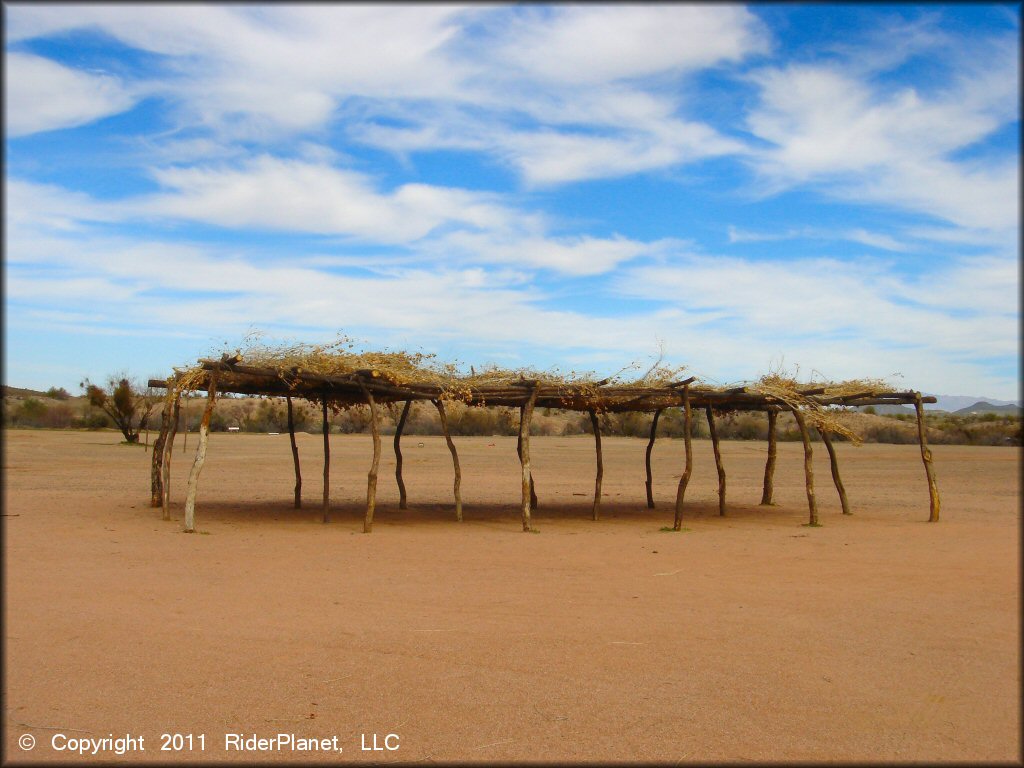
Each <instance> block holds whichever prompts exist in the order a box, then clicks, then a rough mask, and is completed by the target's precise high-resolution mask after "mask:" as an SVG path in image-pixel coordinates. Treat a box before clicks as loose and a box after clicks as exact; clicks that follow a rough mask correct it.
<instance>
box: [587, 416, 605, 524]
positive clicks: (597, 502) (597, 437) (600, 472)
mask: <svg viewBox="0 0 1024 768" xmlns="http://www.w3.org/2000/svg"><path fill="white" fill-rule="evenodd" d="M590 423H591V424H592V425H593V426H594V445H596V446H597V478H596V479H595V480H594V513H593V514H594V519H595V520H597V519H598V517H600V514H601V480H602V479H603V478H604V457H603V456H602V455H601V424H600V423H599V422H598V420H597V413H596V412H595V411H593V410H591V411H590Z"/></svg>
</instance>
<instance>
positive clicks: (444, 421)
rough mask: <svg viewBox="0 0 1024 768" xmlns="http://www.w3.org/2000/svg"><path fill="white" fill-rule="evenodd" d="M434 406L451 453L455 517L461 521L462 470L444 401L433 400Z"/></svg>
mask: <svg viewBox="0 0 1024 768" xmlns="http://www.w3.org/2000/svg"><path fill="white" fill-rule="evenodd" d="M433 402H434V407H436V408H437V413H438V415H439V416H440V417H441V430H442V431H443V432H444V439H445V442H447V443H448V450H449V451H451V454H452V464H454V465H455V519H456V520H458V521H459V522H460V523H461V522H462V495H461V493H460V492H459V488H460V486H461V485H462V470H461V469H460V467H459V454H458V453H457V452H456V450H455V443H453V442H452V436H451V433H450V432H449V431H448V416H447V414H445V412H444V403H442V402H441V401H440V400H434V401H433Z"/></svg>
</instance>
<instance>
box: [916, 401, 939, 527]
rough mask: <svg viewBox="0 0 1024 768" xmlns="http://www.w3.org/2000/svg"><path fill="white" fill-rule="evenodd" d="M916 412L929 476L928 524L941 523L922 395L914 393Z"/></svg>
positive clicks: (925, 465) (920, 441) (922, 450)
mask: <svg viewBox="0 0 1024 768" xmlns="http://www.w3.org/2000/svg"><path fill="white" fill-rule="evenodd" d="M914 410H915V411H917V439H918V442H919V443H920V444H921V461H923V462H924V471H925V474H926V475H927V476H928V522H929V523H937V522H938V521H939V506H940V502H939V486H938V485H937V484H936V482H935V468H934V467H933V466H932V452H931V449H930V448H929V447H928V438H927V436H926V435H925V429H924V407H923V406H922V405H921V393H920V392H915V393H914Z"/></svg>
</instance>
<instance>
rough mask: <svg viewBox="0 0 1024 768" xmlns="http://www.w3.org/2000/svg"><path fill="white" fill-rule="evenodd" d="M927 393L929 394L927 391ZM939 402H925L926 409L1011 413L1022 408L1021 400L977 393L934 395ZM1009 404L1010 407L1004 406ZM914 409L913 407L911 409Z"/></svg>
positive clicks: (952, 411)
mask: <svg viewBox="0 0 1024 768" xmlns="http://www.w3.org/2000/svg"><path fill="white" fill-rule="evenodd" d="M925 394H928V393H927V392H926V393H925ZM933 397H935V398H936V399H937V400H938V402H937V403H931V404H925V406H924V407H925V409H926V410H931V411H949V412H950V413H961V412H962V413H970V412H971V411H976V412H978V413H989V412H991V413H1010V412H1012V411H1013V409H1014V408H1016V409H1017V410H1018V411H1019V410H1020V401H1019V400H997V399H996V398H994V397H979V396H977V395H933ZM1004 406H1009V407H1004ZM911 410H913V409H911Z"/></svg>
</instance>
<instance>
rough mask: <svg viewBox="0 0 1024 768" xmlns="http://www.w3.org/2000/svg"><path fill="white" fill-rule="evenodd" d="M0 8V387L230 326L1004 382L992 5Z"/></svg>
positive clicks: (1007, 17) (1015, 373)
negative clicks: (0, 338)
mask: <svg viewBox="0 0 1024 768" xmlns="http://www.w3.org/2000/svg"><path fill="white" fill-rule="evenodd" d="M4 15H5V18H4V29H5V35H6V37H5V62H4V63H5V83H4V85H5V94H4V99H5V104H4V107H5V110H4V115H5V122H4V129H5V152H6V159H5V175H4V183H5V199H6V210H5V244H4V245H5V250H4V253H5V257H4V258H5V264H4V266H5V278H6V280H5V297H4V300H5V321H6V322H5V335H6V338H5V342H6V343H5V354H6V359H5V367H6V383H9V384H13V385H16V386H28V387H34V388H42V389H45V388H47V387H49V386H52V385H56V386H65V387H67V388H68V389H69V390H72V391H76V390H77V383H78V381H80V380H81V378H82V377H83V376H90V377H91V378H93V379H94V380H100V379H103V378H104V377H105V375H106V374H108V373H112V372H114V371H119V370H125V369H126V370H128V371H129V372H130V373H131V374H133V375H135V376H138V377H139V378H145V377H149V376H160V377H162V376H165V375H166V374H167V373H168V372H169V371H170V369H171V367H172V366H175V365H184V364H189V363H192V362H194V361H195V359H196V358H197V357H200V356H203V355H206V354H208V353H210V352H211V351H213V350H214V349H217V348H220V347H222V346H224V345H225V344H227V346H229V347H233V346H235V345H237V344H239V343H240V342H241V341H242V339H243V337H244V336H245V335H246V333H247V332H249V331H250V330H252V329H258V330H260V331H262V332H263V333H264V334H266V339H267V340H270V341H273V340H281V341H295V340H301V341H308V342H322V341H329V340H332V339H333V338H335V336H336V335H337V334H338V333H339V332H343V333H345V334H347V335H349V336H351V337H353V338H355V339H357V340H360V341H362V342H364V344H365V345H366V346H367V347H369V348H385V347H387V348H405V349H409V350H416V351H426V352H435V353H437V354H438V355H439V356H440V357H441V358H443V359H446V360H457V361H460V362H462V363H464V364H465V365H467V366H468V365H469V364H477V365H479V364H482V363H488V362H494V363H499V364H502V365H510V366H520V365H533V366H536V367H541V368H546V367H549V366H552V365H559V366H560V367H562V368H563V369H564V370H569V369H576V370H593V371H596V372H598V373H601V374H607V373H614V372H616V371H618V370H620V369H621V368H623V367H624V366H626V365H629V364H630V363H633V362H637V363H640V364H641V365H645V364H648V365H649V364H650V363H651V362H652V361H653V360H654V359H655V358H656V357H657V356H658V354H659V350H663V352H664V355H665V359H666V361H667V362H669V363H672V364H682V365H687V366H689V367H690V369H691V370H692V372H693V373H695V374H697V375H699V376H701V377H703V378H705V379H707V380H709V381H712V382H719V383H724V382H737V381H741V380H746V379H752V378H756V377H758V376H759V375H761V374H763V373H766V372H768V371H769V370H773V369H778V368H780V367H782V368H784V369H785V370H787V371H789V372H791V373H792V372H794V371H797V370H798V371H799V375H800V377H801V378H809V377H811V376H813V375H818V376H824V377H827V378H830V379H845V378H854V377H873V378H886V379H888V380H889V381H891V382H892V383H894V384H896V385H898V386H906V387H908V388H913V389H921V390H923V391H931V392H940V393H944V394H978V395H987V396H991V397H994V398H1003V399H1015V398H1016V397H1017V396H1018V388H1019V374H1020V371H1019V341H1018V327H1019V312H1020V308H1019V305H1018V298H1017V294H1018V291H1019V287H1020V286H1019V281H1020V269H1019V264H1020V254H1019V234H1020V233H1019V229H1020V213H1019V202H1018V201H1019V198H1020V187H1019V184H1020V182H1019V167H1020V142H1019V132H1020V96H1019V94H1020V82H1019V63H1020V42H1019V41H1020V8H1019V6H1018V5H975V4H963V5H949V6H944V5H935V4H921V5H908V4H900V5H892V6H887V5H875V4H869V5H822V4H808V5H802V4H771V5H763V6H762V5H754V6H746V7H745V6H739V5H721V4H707V5H685V4H667V5H665V4H663V5H651V6H643V5H589V6H587V5H584V6H576V5H554V6H545V5H534V4H530V5H525V6H514V5H451V6H448V5H435V4H424V5H415V6H408V7H400V6H395V5H390V4H379V5H367V6H355V5H348V4H339V5H313V6H292V5H285V4H282V5H269V6H266V5H264V6H242V5H230V6H229V5H222V6H217V5H184V6H172V5H166V4H140V5H120V4H107V5H88V4H74V5H66V6H58V5H50V4H17V3H9V4H6V5H5V6H4ZM895 374H899V375H898V376H894V375H895Z"/></svg>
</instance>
